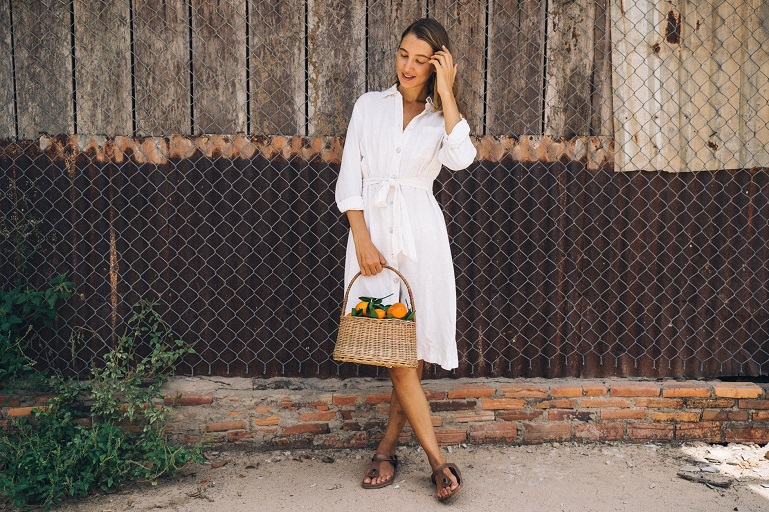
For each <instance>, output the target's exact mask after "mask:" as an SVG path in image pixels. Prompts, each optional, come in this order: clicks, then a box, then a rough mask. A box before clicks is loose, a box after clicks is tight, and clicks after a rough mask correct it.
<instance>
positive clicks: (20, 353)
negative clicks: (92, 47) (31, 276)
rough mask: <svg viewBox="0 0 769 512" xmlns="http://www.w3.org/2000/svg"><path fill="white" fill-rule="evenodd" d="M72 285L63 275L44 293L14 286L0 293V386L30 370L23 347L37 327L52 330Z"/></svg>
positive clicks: (69, 294) (51, 283)
mask: <svg viewBox="0 0 769 512" xmlns="http://www.w3.org/2000/svg"><path fill="white" fill-rule="evenodd" d="M73 286H74V285H73V284H72V283H71V282H69V281H67V276H66V275H64V274H62V275H59V276H57V277H55V278H53V279H52V280H51V281H50V282H49V284H48V287H47V288H45V289H44V290H32V289H30V288H28V287H22V286H16V287H15V288H13V289H11V290H0V383H2V382H5V381H7V380H9V379H11V378H14V377H17V376H19V375H20V374H21V373H23V372H25V371H29V370H30V369H31V368H32V361H30V360H29V359H28V358H27V357H26V356H25V355H24V344H25V343H26V342H28V341H29V339H28V338H29V337H30V336H33V335H34V328H35V327H36V326H40V325H45V326H47V327H51V326H52V325H53V321H54V319H55V318H56V305H57V304H58V303H59V302H61V301H64V300H66V299H68V298H69V297H70V296H71V295H72V289H73Z"/></svg>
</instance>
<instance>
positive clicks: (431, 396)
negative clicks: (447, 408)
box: [425, 390, 447, 402]
mask: <svg viewBox="0 0 769 512" xmlns="http://www.w3.org/2000/svg"><path fill="white" fill-rule="evenodd" d="M425 396H426V397H427V401H428V402H432V401H434V400H446V396H447V392H446V390H425Z"/></svg>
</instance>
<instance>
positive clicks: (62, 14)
mask: <svg viewBox="0 0 769 512" xmlns="http://www.w3.org/2000/svg"><path fill="white" fill-rule="evenodd" d="M70 26H71V24H70V11H69V3H66V2H58V1H56V0H39V1H35V2H14V3H13V35H14V49H15V55H16V100H17V105H18V116H19V134H18V136H19V138H20V139H32V138H35V137H37V136H38V134H39V133H41V132H46V133H50V134H71V133H74V131H75V123H74V119H75V118H74V103H73V89H72V58H71V46H70V41H71V39H70Z"/></svg>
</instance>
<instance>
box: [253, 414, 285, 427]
mask: <svg viewBox="0 0 769 512" xmlns="http://www.w3.org/2000/svg"><path fill="white" fill-rule="evenodd" d="M253 421H254V425H256V426H257V427H269V426H271V425H278V424H280V418H278V417H277V416H270V417H268V418H254V420H253Z"/></svg>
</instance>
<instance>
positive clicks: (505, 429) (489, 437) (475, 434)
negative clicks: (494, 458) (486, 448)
mask: <svg viewBox="0 0 769 512" xmlns="http://www.w3.org/2000/svg"><path fill="white" fill-rule="evenodd" d="M469 435H470V439H471V440H472V441H478V442H482V443H510V442H513V441H515V440H516V438H517V437H518V427H517V426H516V424H515V423H509V422H506V423H488V424H485V425H470V434H469Z"/></svg>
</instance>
